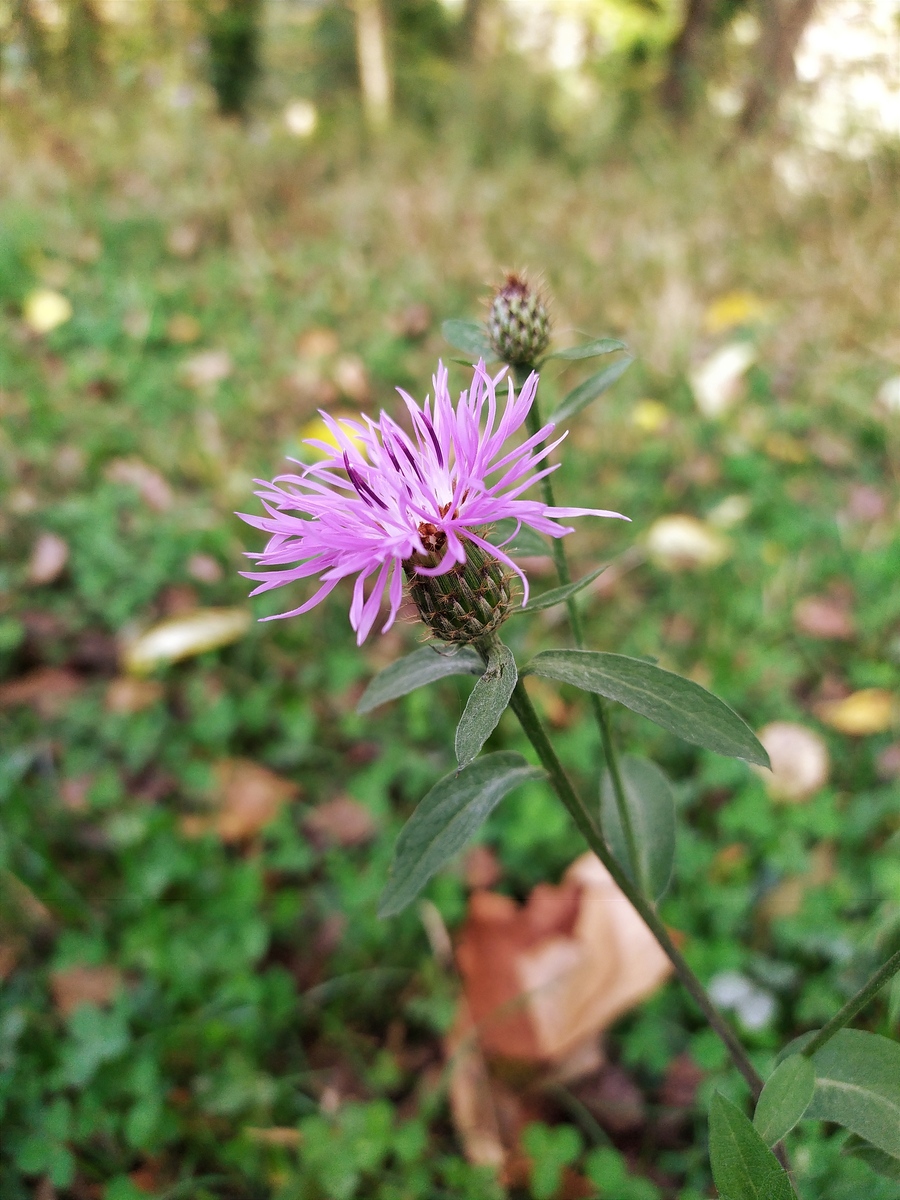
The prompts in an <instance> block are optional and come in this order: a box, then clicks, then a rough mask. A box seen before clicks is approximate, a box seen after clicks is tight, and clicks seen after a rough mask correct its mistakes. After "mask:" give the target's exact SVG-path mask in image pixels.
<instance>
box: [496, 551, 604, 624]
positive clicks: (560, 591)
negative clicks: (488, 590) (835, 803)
mask: <svg viewBox="0 0 900 1200" xmlns="http://www.w3.org/2000/svg"><path fill="white" fill-rule="evenodd" d="M608 566H609V563H604V564H603V566H602V567H598V568H597V569H596V571H591V573H590V574H589V575H583V576H582V577H581V579H576V580H575V582H574V583H567V584H565V586H564V587H558V588H552V589H551V591H549V592H544V593H543V595H540V596H530V597H529V598H528V605H527V607H526V608H521V607H520V608H514V609H513V614H515V613H535V612H543V611H544V609H545V608H553V606H554V604H564V603H565V601H566V600H568V599H569V597H570V596H576V595H577V594H578V593H579V592H580V591H582V589H583V588H586V587H587V586H588V584H589V583H593V582H594V580H595V579H596V578H597V576H598V575H602V574H603V572H604V571H605V570H606V568H607V567H608Z"/></svg>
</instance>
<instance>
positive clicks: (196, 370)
mask: <svg viewBox="0 0 900 1200" xmlns="http://www.w3.org/2000/svg"><path fill="white" fill-rule="evenodd" d="M232 370H233V365H232V362H231V355H230V354H229V353H228V351H227V350H203V351H201V353H200V354H195V355H193V357H192V358H189V359H187V361H186V362H184V363H182V366H181V371H180V372H179V374H180V376H181V380H182V382H183V383H185V384H186V385H187V386H188V387H189V388H194V389H195V390H197V391H204V390H207V389H211V388H214V387H215V386H216V385H217V384H219V383H221V382H222V381H223V380H225V379H227V378H228V376H229V375H230V374H231V372H232Z"/></svg>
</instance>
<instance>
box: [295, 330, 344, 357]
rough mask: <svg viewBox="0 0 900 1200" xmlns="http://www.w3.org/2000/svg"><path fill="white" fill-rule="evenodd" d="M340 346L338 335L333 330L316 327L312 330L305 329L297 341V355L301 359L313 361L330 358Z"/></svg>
mask: <svg viewBox="0 0 900 1200" xmlns="http://www.w3.org/2000/svg"><path fill="white" fill-rule="evenodd" d="M340 345H341V343H340V341H339V340H338V335H337V334H336V333H335V332H334V330H333V329H324V328H321V327H319V326H316V327H314V328H313V329H307V331H306V332H305V333H302V334H301V335H300V337H299V338H298V339H297V353H298V354H299V355H300V356H301V358H311V359H313V360H316V359H321V358H331V356H332V355H334V354H337V352H338V350H339V349H340Z"/></svg>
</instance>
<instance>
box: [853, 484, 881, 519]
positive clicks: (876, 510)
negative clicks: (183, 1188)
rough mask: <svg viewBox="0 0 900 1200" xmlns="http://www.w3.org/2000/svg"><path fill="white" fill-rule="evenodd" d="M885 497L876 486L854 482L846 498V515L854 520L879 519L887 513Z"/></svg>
mask: <svg viewBox="0 0 900 1200" xmlns="http://www.w3.org/2000/svg"><path fill="white" fill-rule="evenodd" d="M887 510H888V502H887V497H886V496H885V495H884V493H883V492H880V491H879V490H878V488H874V487H870V486H869V485H868V484H865V483H855V484H854V485H853V486H852V487H851V488H850V494H849V496H848V499H847V509H846V511H847V515H848V516H849V517H850V518H851V519H852V520H854V521H860V522H869V521H880V520H881V518H882V517H884V516H885V515H886V514H887Z"/></svg>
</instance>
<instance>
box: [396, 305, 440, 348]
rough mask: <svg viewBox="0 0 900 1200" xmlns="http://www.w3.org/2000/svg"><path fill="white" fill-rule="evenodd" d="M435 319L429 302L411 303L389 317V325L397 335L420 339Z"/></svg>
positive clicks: (412, 339)
mask: <svg viewBox="0 0 900 1200" xmlns="http://www.w3.org/2000/svg"><path fill="white" fill-rule="evenodd" d="M433 320H434V316H433V314H432V311H431V309H430V308H429V307H428V305H427V304H410V305H409V307H408V308H404V309H403V310H402V312H399V313H395V314H394V315H393V316H392V317H390V318H389V320H388V327H389V328H390V331H391V333H393V334H394V335H395V336H396V337H403V338H409V340H410V341H418V339H419V338H423V337H424V336H425V334H426V333H427V332H428V330H429V329H430V328H431V324H432V321H433Z"/></svg>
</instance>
